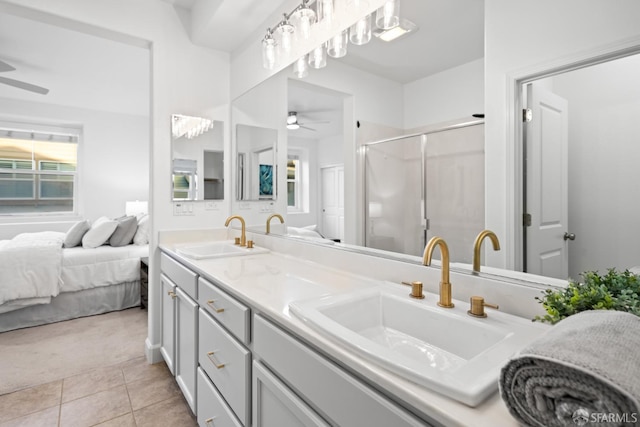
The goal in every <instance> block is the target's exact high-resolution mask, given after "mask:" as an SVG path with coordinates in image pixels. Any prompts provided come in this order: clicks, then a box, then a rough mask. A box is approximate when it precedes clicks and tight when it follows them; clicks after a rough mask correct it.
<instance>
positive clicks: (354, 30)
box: [349, 15, 371, 45]
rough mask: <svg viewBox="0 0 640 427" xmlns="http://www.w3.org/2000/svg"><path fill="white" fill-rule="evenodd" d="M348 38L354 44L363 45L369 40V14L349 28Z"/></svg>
mask: <svg viewBox="0 0 640 427" xmlns="http://www.w3.org/2000/svg"><path fill="white" fill-rule="evenodd" d="M349 40H350V41H351V43H353V44H355V45H363V44H367V43H369V41H370V40H371V15H367V16H365V17H364V18H362V19H361V20H359V21H358V22H356V23H355V24H353V25H352V26H351V28H350V29H349Z"/></svg>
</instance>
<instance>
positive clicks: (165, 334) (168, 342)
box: [160, 274, 176, 375]
mask: <svg viewBox="0 0 640 427" xmlns="http://www.w3.org/2000/svg"><path fill="white" fill-rule="evenodd" d="M160 284H161V287H162V308H161V311H162V312H161V316H162V341H161V343H160V354H162V357H163V358H164V361H165V363H166V364H167V367H168V368H169V371H171V373H172V374H174V375H175V363H174V361H175V358H176V352H175V348H176V347H175V344H176V305H175V298H176V286H175V285H174V284H173V283H172V282H171V280H169V279H168V278H167V277H166V276H165V275H164V274H163V275H161V276H160Z"/></svg>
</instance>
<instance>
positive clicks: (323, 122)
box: [298, 120, 331, 125]
mask: <svg viewBox="0 0 640 427" xmlns="http://www.w3.org/2000/svg"><path fill="white" fill-rule="evenodd" d="M329 123H331V122H330V121H329V120H317V121H316V120H312V121H309V122H308V121H306V120H305V121H304V123H301V122H298V124H300V125H301V124H305V125H316V124H329Z"/></svg>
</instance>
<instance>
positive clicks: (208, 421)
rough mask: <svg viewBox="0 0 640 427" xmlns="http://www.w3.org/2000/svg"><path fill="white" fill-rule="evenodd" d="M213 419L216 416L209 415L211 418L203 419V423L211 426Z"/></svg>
mask: <svg viewBox="0 0 640 427" xmlns="http://www.w3.org/2000/svg"><path fill="white" fill-rule="evenodd" d="M215 419H216V417H211V418H209V419H207V420H205V422H204V425H206V426H212V425H213V420H215Z"/></svg>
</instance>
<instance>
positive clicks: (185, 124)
mask: <svg viewBox="0 0 640 427" xmlns="http://www.w3.org/2000/svg"><path fill="white" fill-rule="evenodd" d="M210 129H213V120H209V119H205V118H204V117H193V116H185V115H182V114H173V115H172V123H171V133H172V135H173V137H174V138H175V139H177V138H180V137H182V136H186V137H187V139H193V138H195V137H196V136H199V135H202V134H203V133H205V132H206V131H208V130H210Z"/></svg>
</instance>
